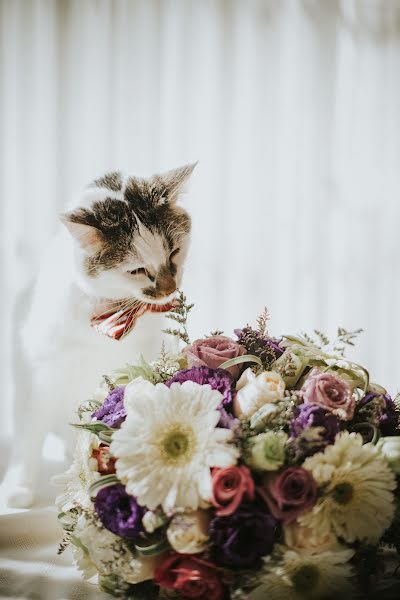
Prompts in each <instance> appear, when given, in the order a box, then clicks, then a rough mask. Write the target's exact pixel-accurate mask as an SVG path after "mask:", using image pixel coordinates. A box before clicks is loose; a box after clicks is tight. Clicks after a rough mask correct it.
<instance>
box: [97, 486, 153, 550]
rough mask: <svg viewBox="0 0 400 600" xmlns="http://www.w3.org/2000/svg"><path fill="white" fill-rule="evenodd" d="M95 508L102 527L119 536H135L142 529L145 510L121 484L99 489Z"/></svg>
mask: <svg viewBox="0 0 400 600" xmlns="http://www.w3.org/2000/svg"><path fill="white" fill-rule="evenodd" d="M95 509H96V512H97V514H98V517H99V519H100V521H101V522H102V523H103V525H104V527H105V528H106V529H109V531H112V532H113V533H115V534H116V535H119V536H120V537H125V538H135V537H137V536H138V534H139V533H140V532H141V531H142V530H143V527H142V517H143V515H144V512H145V511H144V509H143V508H142V507H141V506H139V505H138V503H137V502H136V499H135V498H134V497H133V496H130V495H129V494H127V493H126V491H125V488H124V486H123V485H121V484H116V485H111V486H109V487H105V488H103V489H101V490H100V491H99V492H98V494H97V496H96V499H95Z"/></svg>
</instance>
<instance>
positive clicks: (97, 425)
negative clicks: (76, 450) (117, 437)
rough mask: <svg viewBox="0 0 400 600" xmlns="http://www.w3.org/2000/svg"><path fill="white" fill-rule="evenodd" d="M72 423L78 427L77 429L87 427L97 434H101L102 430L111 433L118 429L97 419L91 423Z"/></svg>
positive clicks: (87, 429)
mask: <svg viewBox="0 0 400 600" xmlns="http://www.w3.org/2000/svg"><path fill="white" fill-rule="evenodd" d="M70 425H72V427H76V429H86V431H90V432H91V433H94V434H96V435H99V433H100V432H102V431H106V432H108V433H109V434H110V435H111V434H112V433H114V431H116V429H113V428H112V427H109V426H108V425H106V424H105V423H102V422H101V421H95V422H91V423H70Z"/></svg>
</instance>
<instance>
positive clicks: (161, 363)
mask: <svg viewBox="0 0 400 600" xmlns="http://www.w3.org/2000/svg"><path fill="white" fill-rule="evenodd" d="M185 366H186V363H183V362H182V357H181V356H180V355H178V356H176V355H174V354H170V353H169V352H168V351H167V349H166V347H165V343H164V342H163V343H162V345H161V350H160V355H159V357H158V360H157V362H156V363H155V365H154V372H155V373H156V375H157V377H158V378H159V381H161V382H165V381H168V380H169V379H171V377H173V375H175V373H176V372H177V371H179V370H181V369H183V368H185Z"/></svg>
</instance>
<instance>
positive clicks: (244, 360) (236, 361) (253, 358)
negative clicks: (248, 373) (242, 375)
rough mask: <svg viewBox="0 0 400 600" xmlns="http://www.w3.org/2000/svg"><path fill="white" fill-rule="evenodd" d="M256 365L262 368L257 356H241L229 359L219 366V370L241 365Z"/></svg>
mask: <svg viewBox="0 0 400 600" xmlns="http://www.w3.org/2000/svg"><path fill="white" fill-rule="evenodd" d="M247 362H250V363H256V364H257V365H260V367H262V362H261V360H260V359H259V358H258V356H254V354H243V355H242V356H236V357H235V358H231V359H230V360H227V361H225V362H224V363H222V365H220V366H219V368H220V369H229V367H234V366H235V365H240V364H242V363H247Z"/></svg>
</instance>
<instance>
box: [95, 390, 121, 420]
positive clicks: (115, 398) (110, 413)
mask: <svg viewBox="0 0 400 600" xmlns="http://www.w3.org/2000/svg"><path fill="white" fill-rule="evenodd" d="M124 394H125V387H124V386H120V387H116V388H115V389H113V390H112V391H111V392H110V393H109V394H108V396H107V398H106V399H105V400H104V402H103V404H102V406H100V408H99V409H97V410H96V411H95V412H94V413H93V414H92V417H95V418H96V419H97V420H98V421H103V423H105V424H106V425H108V426H109V427H120V426H121V424H122V423H123V421H125V418H126V410H125V407H124Z"/></svg>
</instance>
